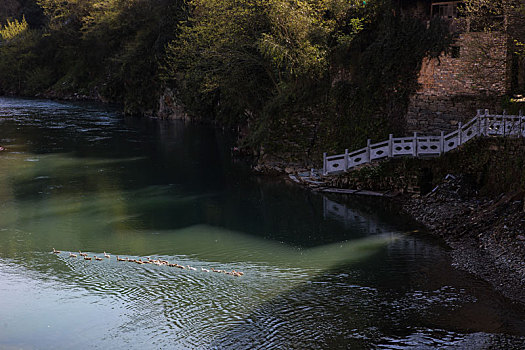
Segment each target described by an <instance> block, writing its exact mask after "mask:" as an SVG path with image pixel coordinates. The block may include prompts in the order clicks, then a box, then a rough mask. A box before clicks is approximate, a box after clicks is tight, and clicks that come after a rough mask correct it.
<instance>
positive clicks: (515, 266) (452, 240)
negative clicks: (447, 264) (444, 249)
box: [402, 176, 525, 305]
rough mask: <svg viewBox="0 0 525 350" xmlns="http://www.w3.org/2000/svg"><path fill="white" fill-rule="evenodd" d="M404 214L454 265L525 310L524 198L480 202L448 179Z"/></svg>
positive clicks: (406, 202) (408, 202)
mask: <svg viewBox="0 0 525 350" xmlns="http://www.w3.org/2000/svg"><path fill="white" fill-rule="evenodd" d="M402 201H403V209H404V210H405V211H406V212H407V213H408V214H410V215H411V216H412V217H414V218H415V219H416V220H417V221H418V222H420V223H421V224H423V225H425V226H426V227H427V228H428V229H429V230H430V231H431V232H432V233H435V234H437V235H439V236H441V237H442V238H443V239H444V240H445V241H446V242H447V244H448V245H449V246H450V247H451V248H452V257H453V263H454V264H455V265H456V266H457V267H458V268H460V269H463V270H466V271H468V272H471V273H473V274H474V275H476V276H478V277H480V278H482V279H483V280H486V281H488V282H489V283H491V284H492V285H493V286H494V288H495V289H496V290H498V291H499V292H501V293H502V294H503V295H505V296H507V297H509V298H511V299H513V300H515V301H518V302H520V303H521V304H524V305H525V213H524V211H523V208H524V206H523V193H522V192H515V193H512V194H507V195H501V196H499V198H496V199H489V198H481V197H478V196H477V194H476V191H475V190H474V189H473V188H472V187H470V186H469V184H468V183H467V182H466V181H465V180H464V178H463V177H461V176H458V177H455V176H449V177H448V178H447V179H446V180H444V182H443V183H442V184H441V185H439V186H438V187H437V188H436V189H435V190H434V191H433V192H431V193H429V194H428V195H427V196H423V197H417V198H413V197H411V198H404V199H403V200H402Z"/></svg>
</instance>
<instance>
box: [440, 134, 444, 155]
mask: <svg viewBox="0 0 525 350" xmlns="http://www.w3.org/2000/svg"><path fill="white" fill-rule="evenodd" d="M443 153H445V132H444V131H442V132H441V135H440V137H439V155H442V154H443Z"/></svg>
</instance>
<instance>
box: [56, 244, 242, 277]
mask: <svg viewBox="0 0 525 350" xmlns="http://www.w3.org/2000/svg"><path fill="white" fill-rule="evenodd" d="M53 253H54V254H60V253H62V252H61V251H60V250H56V249H55V248H53ZM79 255H80V257H81V258H84V260H92V259H95V260H97V261H102V260H104V258H106V259H109V258H111V255H109V254H107V253H106V252H104V258H100V257H97V256H96V255H94V256H93V258H91V257H90V256H88V255H87V254H86V253H82V252H81V251H80V250H79V251H78V254H74V253H73V252H69V257H70V258H76V257H78V256H79ZM145 258H147V259H148V260H142V259H130V258H120V257H119V256H118V255H117V261H127V262H133V263H136V264H139V265H144V264H154V265H157V266H169V267H176V268H179V269H185V270H192V271H197V269H196V268H195V267H193V266H190V265H186V266H183V265H179V264H176V263H170V262H169V261H166V260H161V259H151V258H150V257H149V256H147V257H145ZM201 271H203V272H217V273H224V274H226V275H231V276H236V277H240V276H243V275H244V272H241V271H235V270H232V271H226V270H216V269H214V268H212V269H211V270H209V269H205V268H203V267H201Z"/></svg>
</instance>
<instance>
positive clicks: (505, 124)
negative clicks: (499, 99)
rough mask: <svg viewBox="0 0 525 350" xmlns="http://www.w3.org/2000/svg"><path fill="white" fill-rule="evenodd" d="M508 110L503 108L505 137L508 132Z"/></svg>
mask: <svg viewBox="0 0 525 350" xmlns="http://www.w3.org/2000/svg"><path fill="white" fill-rule="evenodd" d="M506 114H507V111H506V110H503V114H502V115H503V118H502V119H503V137H505V135H506V134H507V116H506Z"/></svg>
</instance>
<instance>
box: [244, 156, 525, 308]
mask: <svg viewBox="0 0 525 350" xmlns="http://www.w3.org/2000/svg"><path fill="white" fill-rule="evenodd" d="M254 170H255V171H256V172H258V173H264V174H272V175H280V176H284V177H286V178H287V179H289V180H290V181H293V182H296V183H298V184H300V185H302V186H305V187H308V188H310V189H313V190H316V191H317V190H323V189H325V188H334V177H327V178H324V177H322V176H321V177H320V176H319V174H318V172H316V171H313V172H312V170H311V169H307V168H306V167H305V166H300V165H297V164H296V165H293V166H291V165H288V166H286V164H285V163H283V162H279V161H275V160H274V161H272V162H264V163H263V162H259V164H258V165H257V166H256V167H255V169H254ZM468 178H469V177H467V176H461V175H459V176H454V175H448V176H447V177H446V178H445V179H444V180H443V181H442V183H441V184H439V185H438V186H437V187H436V188H434V190H433V191H432V192H430V193H429V194H427V195H425V196H420V195H413V193H409V194H406V193H405V195H401V196H398V197H397V199H396V200H398V201H400V202H401V205H402V207H403V210H404V211H405V212H406V213H407V214H409V215H410V216H412V217H413V218H414V219H415V220H416V221H418V222H419V223H421V224H423V225H424V226H425V227H427V229H428V230H429V231H430V233H432V234H435V235H438V236H440V237H441V238H443V240H444V241H445V242H446V243H447V244H448V245H449V247H450V248H451V255H452V258H453V264H454V265H455V266H456V267H457V268H459V269H462V270H465V271H468V272H470V273H472V274H474V275H476V276H477V277H479V278H481V279H483V280H485V281H487V282H489V283H491V284H492V285H493V287H494V289H496V290H498V291H499V292H500V293H502V294H503V295H505V296H506V297H508V298H510V299H512V300H514V301H516V302H519V303H520V304H522V306H523V307H525V211H524V209H525V206H524V193H523V192H513V193H510V194H501V195H499V196H496V197H482V196H479V195H478V191H477V190H476V186H475V185H473V184H472V183H471V182H470V181H468ZM336 187H338V186H336ZM342 187H345V186H342ZM365 192H366V191H365ZM392 194H393V193H392Z"/></svg>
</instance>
